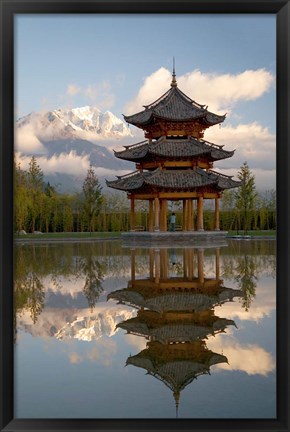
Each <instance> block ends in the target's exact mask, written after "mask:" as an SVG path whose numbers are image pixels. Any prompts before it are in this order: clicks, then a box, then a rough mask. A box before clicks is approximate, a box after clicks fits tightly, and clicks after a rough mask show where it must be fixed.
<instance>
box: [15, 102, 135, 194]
mask: <svg viewBox="0 0 290 432" xmlns="http://www.w3.org/2000/svg"><path fill="white" fill-rule="evenodd" d="M15 137H16V140H15V152H16V159H17V160H18V162H20V165H21V167H22V168H23V169H27V168H28V164H29V161H30V159H31V156H32V155H34V156H35V157H36V158H37V161H38V164H39V165H40V167H41V168H42V170H43V172H44V175H45V179H47V180H48V181H50V183H51V184H58V185H60V188H59V190H61V191H66V192H71V191H73V190H76V189H80V188H81V184H82V181H83V179H84V177H85V175H86V173H87V170H88V168H89V165H90V164H91V165H92V166H93V167H94V168H95V170H96V173H97V175H98V177H99V179H100V181H101V183H103V184H104V178H105V177H106V178H115V175H117V174H118V175H122V174H124V173H127V172H129V171H130V170H131V169H132V164H129V163H126V162H124V161H122V160H120V159H117V158H116V157H115V156H114V153H113V149H116V150H119V149H121V148H123V144H124V145H127V144H130V143H132V142H134V141H133V136H132V133H131V130H130V129H129V127H128V126H127V125H126V123H125V122H124V121H123V120H121V119H120V118H118V117H116V116H115V115H114V114H113V113H111V112H110V111H106V112H101V111H100V110H99V109H98V108H96V107H90V106H84V107H80V108H73V109H56V110H52V111H46V112H33V113H30V114H28V115H27V116H24V117H22V118H20V119H19V120H17V122H16V127H15Z"/></svg>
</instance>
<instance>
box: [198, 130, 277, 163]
mask: <svg viewBox="0 0 290 432" xmlns="http://www.w3.org/2000/svg"><path fill="white" fill-rule="evenodd" d="M204 139H205V140H208V141H210V142H214V143H215V144H218V145H224V150H234V149H236V151H235V154H234V156H233V157H231V158H229V159H225V160H224V161H223V162H222V166H223V167H225V168H239V167H240V166H241V165H242V164H243V162H244V161H248V163H249V165H250V167H251V168H256V169H261V168H263V169H267V170H273V169H275V166H276V160H275V153H276V137H275V135H274V134H272V133H271V132H270V131H269V129H268V128H267V127H263V126H261V125H260V124H259V123H257V122H253V123H249V124H239V125H237V126H236V127H234V126H232V125H230V124H229V125H226V126H223V127H221V128H220V127H212V128H210V129H208V130H207V131H206V132H205V134H204ZM220 163H221V162H218V164H220Z"/></svg>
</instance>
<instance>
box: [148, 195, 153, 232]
mask: <svg viewBox="0 0 290 432" xmlns="http://www.w3.org/2000/svg"><path fill="white" fill-rule="evenodd" d="M148 218H149V220H148V231H150V232H152V231H153V200H152V199H150V200H149V215H148Z"/></svg>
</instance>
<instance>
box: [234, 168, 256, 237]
mask: <svg viewBox="0 0 290 432" xmlns="http://www.w3.org/2000/svg"><path fill="white" fill-rule="evenodd" d="M238 179H239V180H240V182H241V186H240V187H239V188H238V190H237V191H236V193H235V202H236V208H237V210H238V212H239V215H240V216H241V222H242V226H243V229H244V233H247V231H248V229H249V227H250V223H251V216H252V214H253V210H254V209H255V202H256V197H257V193H256V186H255V176H254V175H253V174H252V173H251V170H250V168H249V166H248V164H247V162H244V163H243V165H242V166H241V168H240V171H239V172H238Z"/></svg>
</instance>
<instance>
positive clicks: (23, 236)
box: [15, 232, 121, 240]
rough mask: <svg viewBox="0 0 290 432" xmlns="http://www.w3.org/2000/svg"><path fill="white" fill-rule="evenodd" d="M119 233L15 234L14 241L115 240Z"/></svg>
mask: <svg viewBox="0 0 290 432" xmlns="http://www.w3.org/2000/svg"><path fill="white" fill-rule="evenodd" d="M120 236H121V233H120V232H93V233H91V235H90V233H88V232H57V233H43V234H20V235H18V234H15V239H21V240H22V239H23V240H24V239H90V238H112V237H114V238H116V237H120Z"/></svg>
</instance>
